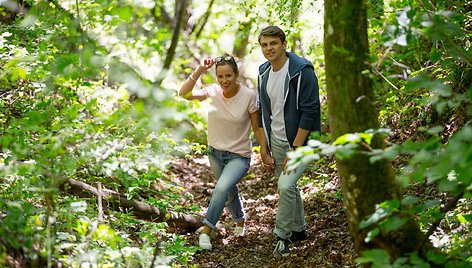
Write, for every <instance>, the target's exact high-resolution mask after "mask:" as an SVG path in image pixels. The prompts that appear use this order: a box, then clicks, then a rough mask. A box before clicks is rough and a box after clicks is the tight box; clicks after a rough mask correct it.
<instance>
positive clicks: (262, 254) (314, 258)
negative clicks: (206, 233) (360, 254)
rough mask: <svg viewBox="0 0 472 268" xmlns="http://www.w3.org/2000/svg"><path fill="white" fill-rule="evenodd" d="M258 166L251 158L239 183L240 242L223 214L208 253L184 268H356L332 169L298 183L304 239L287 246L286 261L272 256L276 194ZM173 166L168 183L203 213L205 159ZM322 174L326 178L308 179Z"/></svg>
mask: <svg viewBox="0 0 472 268" xmlns="http://www.w3.org/2000/svg"><path fill="white" fill-rule="evenodd" d="M259 161H260V160H259V158H258V157H257V155H256V156H255V158H253V159H252V162H251V169H250V171H249V173H248V176H247V177H246V178H245V179H243V180H242V181H241V182H240V183H239V187H240V192H241V194H242V197H243V198H244V200H243V202H244V206H245V210H246V213H247V215H248V217H249V218H248V220H247V221H246V235H245V236H244V237H243V238H234V237H232V235H231V234H232V228H233V226H234V225H233V223H232V221H231V219H230V217H229V214H228V213H227V212H226V210H225V211H224V213H223V215H222V217H221V218H220V221H219V223H218V226H217V231H216V232H214V233H212V244H213V250H212V251H211V252H208V251H202V252H199V253H197V254H196V255H194V256H193V257H192V259H191V261H190V264H192V265H195V266H196V267H258V268H262V267H357V265H356V264H355V262H354V259H355V258H356V257H357V256H356V253H355V251H354V246H353V243H352V240H351V237H350V236H349V233H348V230H347V228H348V227H347V219H346V216H345V214H344V207H343V205H342V200H341V198H340V197H339V193H338V192H339V191H338V187H339V186H338V183H337V182H336V181H337V180H336V178H335V173H334V172H333V171H332V170H328V171H324V172H323V171H320V170H318V171H317V172H314V171H312V170H311V169H309V171H307V172H306V173H305V175H306V176H307V177H308V178H310V179H307V180H306V181H304V183H303V184H304V186H302V187H301V191H302V193H303V197H304V202H305V203H304V205H305V218H306V221H307V224H308V229H307V233H308V235H309V240H308V241H304V242H298V243H296V244H294V245H292V246H291V252H292V254H291V255H290V256H289V257H287V258H275V257H274V256H273V255H272V250H273V246H272V240H273V235H272V229H273V227H274V218H275V212H276V206H277V198H278V195H277V194H276V181H274V180H273V179H271V177H272V175H271V174H268V173H267V172H266V171H265V170H263V169H261V165H260V162H259ZM173 166H174V168H173V169H172V170H173V176H175V177H174V178H175V179H178V180H180V181H181V183H183V184H184V187H185V188H186V189H188V191H189V192H190V193H192V194H193V195H194V197H195V200H193V202H198V203H199V205H201V207H202V208H203V211H202V213H205V212H206V208H207V206H208V202H209V200H210V197H211V191H212V189H213V187H214V183H215V180H214V178H213V175H212V173H211V171H210V167H209V164H208V160H207V158H206V157H201V158H193V159H190V160H181V161H178V162H176V163H174V165H173ZM327 174H329V175H327ZM323 175H324V176H326V177H330V178H331V179H316V180H313V178H320V177H322V176H323ZM333 178H334V179H333ZM202 215H203V214H202ZM188 239H189V241H191V243H194V244H195V245H197V244H198V235H197V234H189V237H188Z"/></svg>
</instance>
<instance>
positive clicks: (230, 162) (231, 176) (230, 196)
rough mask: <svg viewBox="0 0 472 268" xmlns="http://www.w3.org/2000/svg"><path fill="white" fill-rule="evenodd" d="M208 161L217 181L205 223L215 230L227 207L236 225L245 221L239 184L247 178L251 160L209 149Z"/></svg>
mask: <svg viewBox="0 0 472 268" xmlns="http://www.w3.org/2000/svg"><path fill="white" fill-rule="evenodd" d="M207 152H208V159H209V160H210V166H211V169H212V171H213V174H214V175H215V178H216V180H217V182H216V186H215V189H214V190H213V194H212V195H211V199H210V205H209V206H208V211H207V214H206V217H205V219H204V220H203V223H204V224H206V225H207V226H209V227H210V228H212V229H214V228H215V226H216V223H217V222H218V219H219V218H220V216H221V214H222V213H223V209H224V207H225V206H226V207H227V208H228V210H229V212H230V213H231V217H232V218H233V221H234V222H236V223H239V222H242V221H244V219H245V217H246V215H245V213H244V209H243V204H242V202H241V198H240V197H239V189H238V186H237V184H238V182H239V181H240V180H241V179H242V178H244V176H246V174H247V171H248V170H249V166H250V163H251V159H250V158H246V157H242V156H240V155H238V154H235V153H231V152H226V151H220V150H217V149H215V148H213V147H210V146H209V147H208V150H207Z"/></svg>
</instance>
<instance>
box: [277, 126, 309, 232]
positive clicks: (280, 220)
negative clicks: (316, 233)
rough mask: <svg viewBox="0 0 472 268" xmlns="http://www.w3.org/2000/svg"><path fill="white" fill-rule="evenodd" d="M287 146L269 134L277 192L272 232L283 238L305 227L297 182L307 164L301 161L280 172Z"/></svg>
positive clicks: (284, 142) (286, 143)
mask: <svg viewBox="0 0 472 268" xmlns="http://www.w3.org/2000/svg"><path fill="white" fill-rule="evenodd" d="M289 148H290V146H289V144H288V142H286V141H283V140H280V139H278V138H277V137H275V136H274V135H271V152H272V157H273V158H274V161H275V173H276V175H277V177H278V183H277V189H278V192H279V202H278V204H277V214H276V217H275V229H274V234H275V235H277V236H278V237H280V238H283V239H289V238H290V236H291V234H292V232H293V231H295V232H301V231H304V230H305V229H306V222H305V212H304V210H303V201H302V197H301V195H300V191H299V190H298V187H297V182H298V179H299V178H300V177H301V176H302V174H303V172H304V171H305V169H306V167H307V165H308V164H307V163H305V162H301V163H300V164H299V165H298V167H297V168H296V169H295V170H292V171H291V172H290V173H287V172H285V174H282V171H283V163H284V160H285V156H286V154H287V151H288V149H289Z"/></svg>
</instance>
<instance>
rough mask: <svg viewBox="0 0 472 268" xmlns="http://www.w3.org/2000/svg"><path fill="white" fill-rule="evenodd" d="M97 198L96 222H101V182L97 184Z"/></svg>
mask: <svg viewBox="0 0 472 268" xmlns="http://www.w3.org/2000/svg"><path fill="white" fill-rule="evenodd" d="M97 199H98V222H99V223H102V222H103V206H102V183H101V182H98V185H97Z"/></svg>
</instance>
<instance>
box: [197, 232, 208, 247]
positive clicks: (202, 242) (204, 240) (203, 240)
mask: <svg viewBox="0 0 472 268" xmlns="http://www.w3.org/2000/svg"><path fill="white" fill-rule="evenodd" d="M198 245H199V246H200V247H201V248H203V249H206V250H211V242H210V237H209V236H208V235H207V234H204V233H203V234H200V236H199V237H198Z"/></svg>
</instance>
